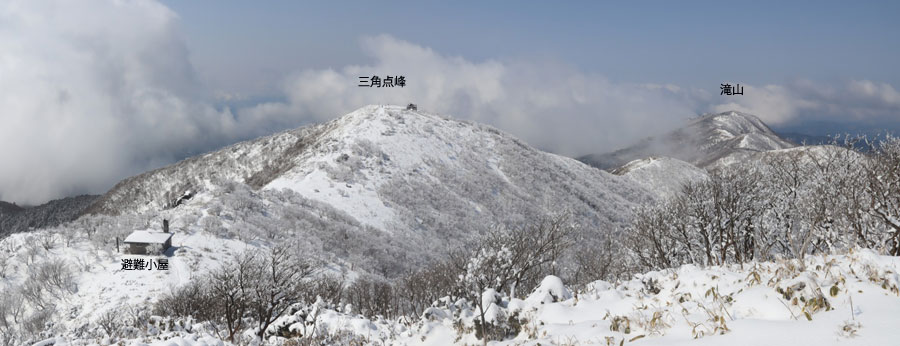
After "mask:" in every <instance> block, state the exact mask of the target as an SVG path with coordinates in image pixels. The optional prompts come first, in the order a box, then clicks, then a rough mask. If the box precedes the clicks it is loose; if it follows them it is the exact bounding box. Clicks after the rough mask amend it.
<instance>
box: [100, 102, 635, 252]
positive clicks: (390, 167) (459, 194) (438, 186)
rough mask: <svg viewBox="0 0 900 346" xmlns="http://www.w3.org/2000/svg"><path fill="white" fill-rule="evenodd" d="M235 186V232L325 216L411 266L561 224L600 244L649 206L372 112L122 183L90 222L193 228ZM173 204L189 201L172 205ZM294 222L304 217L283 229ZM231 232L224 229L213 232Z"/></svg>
mask: <svg viewBox="0 0 900 346" xmlns="http://www.w3.org/2000/svg"><path fill="white" fill-rule="evenodd" d="M235 186H240V187H244V188H249V189H250V191H251V192H250V193H249V197H247V198H248V199H251V200H252V201H251V202H252V203H261V205H260V206H259V208H258V210H254V211H251V214H252V215H253V216H252V217H253V218H254V220H256V221H255V222H254V223H252V224H250V225H247V223H241V224H240V226H242V227H249V228H254V227H255V228H260V227H262V228H265V227H266V226H264V225H263V226H260V224H265V223H266V220H267V219H269V220H270V221H271V223H275V222H278V223H279V225H280V227H281V228H286V229H294V230H297V229H304V228H310V227H313V226H312V225H317V226H315V227H316V228H318V229H322V228H323V227H324V228H331V226H329V225H331V224H332V223H333V222H334V219H335V218H331V219H327V220H326V219H325V218H320V217H316V216H315V215H321V214H325V213H327V214H336V215H340V219H341V220H342V221H341V224H342V225H344V226H341V227H345V228H347V229H348V230H344V231H342V232H351V233H353V234H364V235H361V236H365V237H367V239H368V237H377V238H380V239H381V240H379V241H380V242H385V241H387V242H395V243H396V244H397V245H396V246H395V247H397V249H396V252H397V253H411V254H410V256H413V257H421V256H425V255H422V254H433V253H435V252H437V251H438V250H439V249H446V248H448V247H452V246H456V245H458V244H460V242H461V241H463V240H465V239H467V238H468V237H470V236H471V235H473V234H479V233H481V232H483V231H484V230H485V229H486V228H487V227H490V226H491V225H495V224H514V223H521V222H525V221H529V220H533V219H536V218H540V217H543V216H547V215H550V214H558V213H562V212H568V213H571V214H572V215H573V216H574V217H575V218H577V220H578V222H579V223H580V224H581V225H582V226H584V227H585V229H589V230H590V231H592V232H606V231H609V230H613V229H616V228H617V227H620V226H622V225H624V222H626V221H627V220H628V217H629V215H630V213H631V208H632V207H633V206H635V205H636V204H637V203H641V202H643V201H647V200H649V199H650V198H652V195H651V194H650V193H648V192H647V191H646V190H644V189H643V188H642V187H641V186H640V185H638V184H636V183H634V181H633V180H632V179H628V178H624V177H619V176H616V175H612V174H609V173H607V172H603V171H600V170H597V169H594V168H592V167H590V166H587V165H585V164H583V163H581V162H578V161H576V160H573V159H570V158H566V157H562V156H558V155H553V154H549V153H545V152H541V151H538V150H535V149H533V148H531V147H529V146H528V145H526V144H524V143H522V142H521V141H519V140H518V139H515V138H513V137H512V136H510V135H508V134H505V133H503V132H500V131H498V130H496V129H494V128H492V127H489V126H485V125H480V124H475V123H468V122H461V121H457V120H452V119H449V118H445V117H442V116H438V115H435V114H430V113H426V112H421V111H408V110H405V109H404V108H403V107H399V106H374V105H373V106H366V107H363V108H360V109H359V110H356V111H354V112H352V113H350V114H347V115H345V116H343V117H340V118H338V119H335V120H333V121H330V122H327V123H324V124H318V125H312V126H307V127H303V128H300V129H296V130H292V131H286V132H283V133H279V134H275V135H272V136H269V137H264V138H260V139H257V140H252V141H247V142H243V143H238V144H235V145H232V146H230V147H227V148H225V149H222V150H220V151H217V152H212V153H208V154H205V155H201V156H198V157H194V158H190V159H187V160H185V161H182V162H179V163H177V164H175V165H172V166H169V167H165V168H162V169H158V170H155V171H152V172H148V173H145V174H142V175H139V176H136V177H132V178H129V179H126V180H124V181H123V182H121V183H120V184H118V185H116V186H115V187H114V188H113V189H112V190H111V191H110V192H108V193H107V194H106V195H104V196H102V197H101V198H100V199H99V200H98V202H97V203H96V204H95V205H94V206H93V207H92V209H91V210H92V211H93V212H94V213H97V214H106V215H138V216H139V217H141V218H147V217H151V218H162V217H170V218H173V219H174V220H173V224H178V225H182V226H179V227H187V228H190V227H193V225H196V224H197V221H190V222H185V221H184V220H182V218H183V215H194V216H192V217H200V218H202V217H203V216H204V215H208V214H216V215H222V214H227V213H228V211H229V210H232V209H235V208H236V207H235V206H233V205H230V204H228V203H225V204H224V205H223V200H226V199H227V198H231V196H232V195H233V194H232V193H230V192H229V191H232V190H234V187H235ZM285 194H287V195H289V196H290V197H289V198H288V197H284V196H285ZM181 196H192V198H191V199H187V200H185V201H183V202H180V203H183V204H180V205H178V204H179V203H177V202H176V201H177V200H178V199H179V197H181ZM221 196H225V197H226V198H223V197H221ZM285 198H287V199H288V201H287V202H285ZM273 199H274V200H275V201H273ZM298 201H302V202H298ZM241 203H243V202H241ZM297 203H300V204H297ZM301 204H302V205H301ZM175 205H178V206H177V207H174V208H173V206H175ZM209 208H213V209H214V211H213V212H211V213H210V212H205V211H204V210H206V209H209ZM237 208H239V209H240V208H242V207H240V206H238V207H237ZM179 210H181V211H179ZM191 210H193V211H191ZM295 210H302V211H303V212H304V213H308V214H309V215H306V216H302V220H298V221H285V214H295ZM157 216H158V217H157ZM247 218H249V216H246V217H244V219H247ZM151 222H156V221H151ZM323 222H324V223H325V225H321V224H320V223H323ZM235 225H236V223H234V222H230V221H228V220H226V221H224V226H223V227H225V228H234V227H235ZM301 233H303V232H301ZM307 233H308V232H307ZM589 238H590V237H589ZM391 239H393V240H391ZM370 240H371V239H370ZM337 245H341V244H337ZM326 250H327V251H331V250H330V249H327V248H326ZM345 255H348V256H352V255H354V254H353V253H348V254H345ZM428 256H430V255H428ZM428 256H425V257H428ZM364 262H372V261H371V259H369V260H367V261H364ZM400 262H401V263H407V262H410V261H400ZM411 262H412V263H416V261H411Z"/></svg>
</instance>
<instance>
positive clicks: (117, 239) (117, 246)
mask: <svg viewBox="0 0 900 346" xmlns="http://www.w3.org/2000/svg"><path fill="white" fill-rule="evenodd" d="M116 252H117V253H118V252H119V237H116Z"/></svg>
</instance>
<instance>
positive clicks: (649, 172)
mask: <svg viewBox="0 0 900 346" xmlns="http://www.w3.org/2000/svg"><path fill="white" fill-rule="evenodd" d="M612 173H613V174H616V175H621V176H624V177H627V178H629V179H631V180H632V181H633V182H634V183H635V184H638V185H640V186H643V187H644V188H645V189H647V190H648V191H652V192H653V193H654V194H655V195H656V196H657V198H658V199H659V200H664V199H667V198H671V197H673V196H675V195H677V194H679V193H681V188H682V186H684V184H687V183H690V182H695V181H699V180H703V179H706V178H707V177H708V176H709V175H708V174H707V172H706V171H705V170H703V169H701V168H698V167H697V166H694V165H692V164H690V163H687V162H684V161H681V160H678V159H673V158H669V157H653V156H651V157H648V158H645V159H639V160H634V161H631V162H629V163H627V164H625V165H624V166H622V167H619V168H616V169H615V170H613V171H612Z"/></svg>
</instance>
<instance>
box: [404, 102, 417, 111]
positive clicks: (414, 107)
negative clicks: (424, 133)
mask: <svg viewBox="0 0 900 346" xmlns="http://www.w3.org/2000/svg"><path fill="white" fill-rule="evenodd" d="M418 109H419V107H416V104H415V103H410V104H408V105H406V110H408V111H415V110H418Z"/></svg>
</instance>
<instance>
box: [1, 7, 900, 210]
mask: <svg viewBox="0 0 900 346" xmlns="http://www.w3.org/2000/svg"><path fill="white" fill-rule="evenodd" d="M617 5H619V6H621V7H614V6H613V5H609V4H596V3H590V2H573V3H565V4H552V5H551V4H542V3H506V2H494V3H487V4H483V3H475V2H472V3H467V4H466V6H459V5H458V4H455V5H452V6H451V5H449V4H416V3H406V2H393V3H370V2H346V3H339V4H331V3H329V4H325V3H296V2H287V1H278V2H272V3H269V5H268V6H266V7H255V6H253V5H252V4H247V3H237V2H210V1H196V2H176V1H170V0H166V1H162V2H160V1H155V0H140V1H124V2H113V1H107V0H91V1H86V2H79V3H78V4H74V3H69V2H65V1H19V0H10V1H4V4H2V5H0V80H2V81H3V83H2V84H0V109H2V110H3V111H2V112H0V123H2V124H3V126H0V146H2V147H3V148H4V149H3V150H0V162H4V164H3V165H2V166H0V200H3V201H10V202H17V203H19V204H38V203H41V202H44V201H47V200H50V199H55V198H60V197H64V196H70V195H75V194H80V193H102V192H104V191H106V190H107V189H109V188H110V187H111V186H112V185H113V184H115V183H116V182H118V181H119V180H121V179H123V178H125V177H128V176H131V175H134V174H138V173H141V172H144V171H147V170H150V169H153V168H158V167H161V166H164V165H167V164H170V163H173V162H175V161H177V160H179V159H182V158H185V157H187V156H190V155H194V154H197V153H202V152H206V151H209V150H214V149H217V148H220V147H222V146H224V145H228V144H231V143H234V142H237V141H240V140H244V139H249V138H254V137H258V136H261V135H265V134H269V133H272V132H276V131H280V130H285V129H289V128H295V127H298V126H302V125H305V124H310V123H316V122H323V121H327V120H330V119H332V118H334V117H337V116H340V115H343V114H346V113H348V112H350V111H353V110H355V109H357V108H359V107H362V106H363V105H366V104H385V103H395V104H405V103H407V102H415V103H418V104H419V105H420V107H421V109H424V110H428V111H430V112H436V113H441V114H446V115H451V116H455V117H459V118H462V119H465V120H471V121H476V122H482V123H486V124H490V125H493V126H496V127H498V128H500V129H502V130H504V131H507V132H509V133H511V134H513V135H515V136H517V137H519V138H521V139H523V140H524V141H526V142H527V143H529V144H530V145H533V146H535V147H538V148H541V149H544V150H548V151H552V152H557V153H561V154H564V155H569V156H578V155H583V154H588V153H598V152H604V151H610V150H613V149H617V148H619V147H622V146H625V145H628V144H630V143H631V142H633V141H635V140H637V139H640V138H643V137H646V136H648V135H653V134H656V133H659V132H662V131H665V130H668V129H671V128H674V127H676V126H678V125H679V124H680V123H682V122H683V121H684V120H685V119H687V118H688V117H691V116H694V115H696V114H699V113H706V112H720V111H727V110H738V111H743V112H747V113H751V114H755V115H757V116H759V117H760V118H761V119H763V120H764V121H765V122H766V123H767V124H769V125H770V126H773V127H775V128H778V127H783V128H791V129H798V128H799V129H803V128H809V129H810V130H811V132H816V131H818V130H816V129H817V127H815V126H812V125H810V126H807V125H806V124H821V123H823V122H825V123H835V124H848V127H852V126H856V127H859V126H863V127H865V128H870V129H877V128H880V127H884V128H897V127H900V126H898V124H900V91H898V90H897V88H898V87H900V69H897V68H896V67H895V66H894V64H895V62H896V61H900V45H898V44H897V41H896V37H897V34H898V33H900V23H898V22H897V21H896V14H898V13H900V5H898V4H897V3H896V2H865V3H853V4H850V3H844V2H824V3H817V4H816V6H815V8H812V7H811V6H808V5H807V6H805V5H800V4H779V3H775V2H770V3H753V4H744V3H733V2H732V3H727V4H725V3H722V2H701V3H691V4H675V3H666V2H655V3H642V4H617ZM726 5H727V6H726ZM370 75H380V76H385V75H403V76H405V77H406V79H407V86H406V87H403V88H360V87H358V86H357V82H358V77H359V76H370ZM720 83H740V84H741V85H742V86H743V87H744V95H738V96H722V95H719V84H720ZM851 125H852V126H851ZM818 128H821V126H820V127H818ZM808 134H811V135H816V134H821V133H808Z"/></svg>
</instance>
